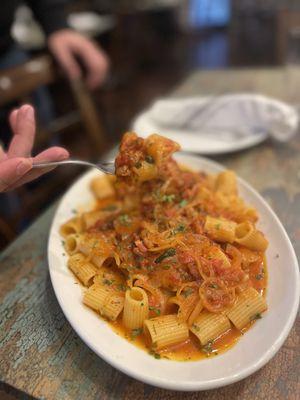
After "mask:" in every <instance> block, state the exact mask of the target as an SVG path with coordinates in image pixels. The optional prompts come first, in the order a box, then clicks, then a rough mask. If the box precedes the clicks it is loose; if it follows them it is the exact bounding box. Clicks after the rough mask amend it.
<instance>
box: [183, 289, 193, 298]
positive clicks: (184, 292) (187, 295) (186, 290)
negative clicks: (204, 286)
mask: <svg viewBox="0 0 300 400" xmlns="http://www.w3.org/2000/svg"><path fill="white" fill-rule="evenodd" d="M192 293H193V289H192V288H187V289H185V290H183V291H182V294H183V296H184V297H185V298H187V297H189V296H190V295H191V294H192Z"/></svg>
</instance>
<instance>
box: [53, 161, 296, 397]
mask: <svg viewBox="0 0 300 400" xmlns="http://www.w3.org/2000/svg"><path fill="white" fill-rule="evenodd" d="M177 158H178V159H180V161H181V162H183V163H184V164H186V165H188V166H190V167H191V168H194V169H198V170H204V171H206V172H210V173H215V172H219V171H220V170H221V169H222V167H221V166H220V165H219V164H216V163H215V162H212V161H210V160H207V159H204V158H200V157H193V156H187V155H184V156H180V157H177ZM97 174H98V175H99V172H97V171H94V170H93V171H90V172H88V173H86V174H84V175H83V176H82V177H81V178H79V179H78V180H77V181H76V182H75V183H74V184H73V186H72V187H71V188H70V189H69V190H68V191H67V192H66V194H65V196H64V197H63V199H62V200H61V202H60V205H59V207H58V209H57V211H56V214H55V217H54V220H53V223H52V227H51V231H50V238H49V244H48V259H49V270H50V276H51V281H52V284H53V287H54V291H55V294H56V297H57V299H58V302H59V304H60V306H61V308H62V311H63V313H64V314H65V316H66V318H67V319H68V321H69V322H70V324H71V325H72V327H73V328H74V330H75V331H76V332H77V334H78V335H79V336H80V338H81V339H82V340H83V341H84V342H85V343H86V344H87V345H88V346H89V347H90V348H91V349H92V350H93V351H94V352H95V353H96V354H98V355H99V356H100V357H101V358H103V359H104V360H105V361H107V362H108V363H109V364H111V365H112V366H113V367H115V368H117V369H119V370H120V371H122V372H124V373H125V374H127V375H130V376H132V377H133V378H136V379H138V380H140V381H143V382H145V383H148V384H151V385H154V386H158V387H161V388H165V389H172V390H182V391H195V390H205V389H213V388H218V387H221V386H225V385H228V384H230V383H234V382H237V381H239V380H241V379H243V378H245V377H247V376H249V375H250V374H252V373H254V372H255V371H257V370H258V369H259V368H261V367H262V366H263V365H265V364H266V363H267V362H268V361H269V360H270V359H271V358H272V357H273V356H274V355H275V353H276V352H277V351H278V350H279V348H280V347H281V346H282V344H283V342H284V341H285V339H286V337H287V335H288V333H289V331H290V329H291V328H292V325H293V323H294V320H295V317H296V313H297V309H298V303H299V270H298V263H297V259H296V256H295V252H294V250H293V247H292V245H291V242H290V240H289V238H288V236H287V234H286V232H285V230H284V228H283V226H282V224H281V223H280V221H279V220H278V218H277V216H276V215H275V214H274V212H273V211H272V210H271V208H270V207H269V206H268V204H267V203H266V202H265V201H264V200H263V198H262V197H261V196H260V195H259V194H258V193H257V192H256V191H255V190H254V189H253V188H251V187H250V186H249V185H248V184H247V183H245V182H244V181H243V180H241V179H239V180H238V184H239V192H240V195H241V196H242V197H243V198H244V199H245V200H246V202H247V203H249V204H251V205H252V206H254V207H255V208H256V209H257V210H258V212H259V215H260V220H259V223H258V226H259V228H260V229H261V230H262V231H263V232H264V233H265V235H266V237H267V239H268V240H269V242H270V245H269V247H268V250H267V264H268V272H269V286H268V291H267V302H268V307H269V309H268V311H267V312H266V313H264V314H263V318H262V319H260V320H258V321H257V322H256V324H255V325H254V326H253V327H252V328H251V329H250V330H249V331H248V332H247V333H246V334H245V335H244V336H242V337H241V339H240V340H239V342H238V343H237V344H236V345H235V346H234V347H233V348H231V349H230V350H229V351H227V352H226V353H224V354H221V355H219V356H216V357H214V358H208V359H204V360H199V361H191V362H176V361H169V360H163V359H160V360H157V359H155V358H153V357H151V356H150V355H149V354H147V353H146V352H144V351H143V350H141V349H139V348H137V347H136V346H134V345H133V344H131V343H129V342H128V341H127V340H125V339H124V338H122V337H120V336H118V335H117V334H116V333H114V332H113V331H112V330H111V328H110V327H109V325H108V324H107V323H105V322H104V321H103V320H102V319H101V318H100V317H98V316H97V315H96V313H94V312H93V311H92V310H89V309H88V308H87V307H85V306H84V305H83V304H82V288H81V286H80V285H78V284H75V279H74V277H73V275H72V273H71V272H70V271H69V270H68V268H67V265H66V262H67V257H66V256H64V255H63V253H64V252H65V251H64V248H63V245H62V241H61V237H60V235H59V227H60V225H61V224H62V223H64V222H65V221H66V220H67V219H69V218H71V217H72V216H73V214H72V210H73V209H74V208H78V207H82V206H83V205H85V204H90V203H91V200H92V198H93V197H92V194H91V192H90V190H89V183H90V180H91V179H92V178H93V177H95V176H97ZM277 255H279V257H278V256H277Z"/></svg>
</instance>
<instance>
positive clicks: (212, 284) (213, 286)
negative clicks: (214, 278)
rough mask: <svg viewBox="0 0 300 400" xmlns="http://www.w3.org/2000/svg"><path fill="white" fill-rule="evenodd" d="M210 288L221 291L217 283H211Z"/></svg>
mask: <svg viewBox="0 0 300 400" xmlns="http://www.w3.org/2000/svg"><path fill="white" fill-rule="evenodd" d="M208 287H210V288H212V289H219V285H217V284H216V283H211V284H210V285H208Z"/></svg>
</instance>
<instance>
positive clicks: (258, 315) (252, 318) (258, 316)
mask: <svg viewBox="0 0 300 400" xmlns="http://www.w3.org/2000/svg"><path fill="white" fill-rule="evenodd" d="M256 319H261V314H260V313H256V314H254V315H252V317H250V321H255V320H256Z"/></svg>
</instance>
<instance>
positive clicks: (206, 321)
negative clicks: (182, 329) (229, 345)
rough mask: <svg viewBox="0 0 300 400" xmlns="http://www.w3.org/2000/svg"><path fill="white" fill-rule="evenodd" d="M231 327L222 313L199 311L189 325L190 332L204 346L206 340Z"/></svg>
mask: <svg viewBox="0 0 300 400" xmlns="http://www.w3.org/2000/svg"><path fill="white" fill-rule="evenodd" d="M230 328H231V325H230V321H229V319H228V318H227V317H226V316H224V315H223V314H219V313H218V314H215V313H208V312H205V313H201V314H200V315H199V317H198V318H197V319H196V320H195V321H194V323H193V324H192V326H191V327H190V330H191V332H193V334H194V335H195V336H196V337H197V338H198V339H199V341H200V344H201V345H202V346H205V345H206V344H207V343H208V342H211V341H213V340H215V339H216V338H217V337H219V336H220V335H222V334H223V333H225V332H227V331H228V330H229V329H230Z"/></svg>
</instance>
